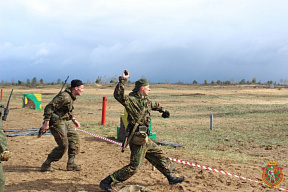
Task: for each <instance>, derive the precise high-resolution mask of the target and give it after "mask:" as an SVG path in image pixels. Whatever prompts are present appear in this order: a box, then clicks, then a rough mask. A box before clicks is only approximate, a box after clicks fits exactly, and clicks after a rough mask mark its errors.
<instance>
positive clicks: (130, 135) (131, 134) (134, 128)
mask: <svg viewBox="0 0 288 192" xmlns="http://www.w3.org/2000/svg"><path fill="white" fill-rule="evenodd" d="M145 110H146V107H145V105H144V108H143V111H142V113H141V116H140V118H139V119H138V121H137V122H136V123H135V125H134V127H133V129H132V131H131V133H130V134H129V137H128V140H127V143H126V146H124V147H125V148H126V147H127V145H128V144H129V143H130V141H131V139H132V137H133V135H134V133H135V131H136V129H137V127H138V125H139V123H140V121H141V119H142V118H143V117H144V114H145Z"/></svg>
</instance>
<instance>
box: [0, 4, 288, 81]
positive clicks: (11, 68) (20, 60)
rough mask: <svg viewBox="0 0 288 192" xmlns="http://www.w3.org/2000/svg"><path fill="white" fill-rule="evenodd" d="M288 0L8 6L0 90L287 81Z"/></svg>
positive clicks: (0, 41) (3, 10)
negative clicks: (121, 82)
mask: <svg viewBox="0 0 288 192" xmlns="http://www.w3.org/2000/svg"><path fill="white" fill-rule="evenodd" d="M287 7H288V1H287V0H177V1H176V0H145V1H144V0H0V65H1V67H0V80H4V81H8V82H11V80H12V79H14V81H15V82H17V81H18V80H21V81H26V79H27V78H29V79H32V78H33V77H36V78H37V79H38V80H39V79H41V78H43V79H44V82H52V81H55V82H56V81H57V79H59V78H60V79H61V80H63V81H64V80H65V79H66V77H67V75H69V76H70V80H72V79H76V78H78V79H82V80H83V81H84V82H87V80H88V79H89V80H90V81H93V80H95V79H96V78H97V77H98V76H102V77H104V76H105V77H106V78H107V79H109V78H112V77H115V76H119V75H121V74H122V71H123V70H124V69H127V70H128V71H129V72H130V75H131V81H136V80H137V79H139V78H141V77H143V76H144V77H146V78H147V79H148V80H149V81H150V82H154V83H158V82H166V80H167V79H169V81H170V82H171V83H174V82H179V81H181V82H184V83H191V82H193V80H197V81H198V82H199V83H203V82H204V80H205V79H207V80H208V81H209V82H211V80H213V79H214V80H221V81H226V80H230V79H231V78H233V79H235V80H237V81H240V80H241V79H246V80H252V79H253V78H254V77H256V78H257V82H258V81H261V82H263V83H264V82H267V81H268V80H272V81H277V82H279V81H280V79H281V78H283V79H288V73H287V70H288V65H287V62H288V24H287V21H288V11H287Z"/></svg>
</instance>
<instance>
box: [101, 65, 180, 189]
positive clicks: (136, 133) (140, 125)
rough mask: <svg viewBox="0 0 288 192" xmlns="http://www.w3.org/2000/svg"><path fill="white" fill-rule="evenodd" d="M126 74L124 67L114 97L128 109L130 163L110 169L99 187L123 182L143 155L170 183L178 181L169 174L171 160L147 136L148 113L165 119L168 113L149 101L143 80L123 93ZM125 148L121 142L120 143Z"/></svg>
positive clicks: (137, 168)
mask: <svg viewBox="0 0 288 192" xmlns="http://www.w3.org/2000/svg"><path fill="white" fill-rule="evenodd" d="M128 77H129V73H128V72H127V71H126V70H124V72H123V76H122V77H119V83H118V84H117V86H116V88H115V91H114V97H115V99H116V100H117V101H118V102H120V103H121V104H122V105H123V106H124V107H125V109H126V111H127V112H128V117H127V121H128V126H127V128H126V132H128V133H129V134H127V135H129V137H128V140H125V141H128V143H129V146H130V151H131V156H130V164H128V165H126V166H124V167H123V168H122V169H119V170H118V171H116V172H114V173H113V174H111V175H109V176H108V177H106V178H105V179H103V180H102V181H101V182H100V188H101V189H103V190H105V191H113V190H112V188H111V183H112V182H115V183H118V182H123V181H125V180H127V179H129V178H130V177H131V176H132V175H134V174H135V173H136V171H137V170H139V168H140V167H141V165H142V163H143V160H144V158H146V159H147V160H148V161H149V162H150V163H151V164H152V165H154V166H155V167H156V168H157V169H158V170H159V171H160V172H161V173H162V174H163V175H164V176H165V177H166V178H167V179H168V182H169V184H170V185H173V184H176V183H181V182H183V181H184V177H174V176H173V174H172V170H173V167H174V166H173V164H172V162H171V160H170V159H169V158H168V157H166V156H165V155H164V154H163V151H162V149H161V148H160V147H159V146H158V145H157V144H156V143H154V142H153V141H152V140H150V139H149V138H148V136H147V135H148V134H149V129H148V128H147V127H149V124H150V121H151V118H150V112H151V110H153V111H159V112H160V113H162V117H163V118H168V117H169V116H170V113H169V112H168V111H167V110H165V109H164V108H163V107H161V106H160V104H159V103H158V102H153V101H151V100H150V99H149V98H148V94H149V92H150V88H149V82H148V81H147V79H139V80H138V81H136V83H135V88H134V89H133V91H132V92H131V93H130V94H129V96H126V95H124V88H125V82H126V81H127V78H128ZM124 147H125V145H124Z"/></svg>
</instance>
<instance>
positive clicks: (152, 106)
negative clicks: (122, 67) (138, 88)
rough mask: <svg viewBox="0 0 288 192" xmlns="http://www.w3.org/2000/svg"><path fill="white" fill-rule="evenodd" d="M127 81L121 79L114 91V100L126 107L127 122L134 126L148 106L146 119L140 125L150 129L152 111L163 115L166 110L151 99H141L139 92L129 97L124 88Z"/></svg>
mask: <svg viewBox="0 0 288 192" xmlns="http://www.w3.org/2000/svg"><path fill="white" fill-rule="evenodd" d="M126 81H127V79H125V78H123V77H119V83H118V84H117V85H116V88H115V90H114V98H115V99H116V100H117V101H118V102H120V103H121V104H122V105H123V106H124V107H125V109H126V111H127V113H128V117H127V121H128V123H130V124H132V125H135V124H136V122H137V121H138V119H139V118H140V116H141V114H142V111H143V109H144V106H146V107H145V108H146V110H145V111H144V114H145V115H142V116H144V117H143V118H142V119H141V120H140V123H139V124H140V125H146V126H147V127H149V124H150V121H151V117H150V113H151V111H152V110H153V111H159V112H161V113H162V112H163V111H164V108H163V107H161V106H160V104H159V103H158V102H153V101H151V100H150V99H149V97H144V98H141V97H140V96H139V95H138V94H137V92H131V93H129V95H128V96H127V95H125V94H124V88H125V83H126Z"/></svg>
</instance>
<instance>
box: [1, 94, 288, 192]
mask: <svg viewBox="0 0 288 192" xmlns="http://www.w3.org/2000/svg"><path fill="white" fill-rule="evenodd" d="M8 90H9V88H7V90H5V91H6V92H8ZM55 90H57V89H55ZM55 90H53V91H54V92H55ZM17 91H18V93H19V95H21V94H22V93H24V92H27V90H17V89H14V92H16V93H17ZM106 91H107V92H108V93H109V94H111V93H112V89H109V90H106ZM34 92H35V91H34ZM87 93H89V91H88V90H87ZM102 94H103V95H105V94H106V92H105V90H104V91H103V93H102ZM16 95H17V94H16ZM52 97H53V96H52V95H51V96H50V97H48V98H50V99H52ZM14 100H15V101H17V102H15V101H14V102H11V107H10V108H11V110H10V114H9V116H8V119H7V121H6V122H4V129H5V130H7V129H19V130H20V129H30V128H39V127H40V123H41V121H42V120H41V119H42V113H41V112H35V111H34V110H27V109H25V108H22V106H21V105H22V103H21V98H20V96H19V97H17V98H14ZM48 100H49V99H44V100H43V105H46V104H47V102H48ZM79 100H81V99H79ZM117 107H120V106H119V105H117ZM97 108H100V109H101V102H99V105H98V106H97ZM113 109H114V108H113ZM75 110H77V107H75ZM115 110H119V109H118V108H115ZM98 113H99V114H100V112H99V109H98ZM97 121H98V120H97ZM108 121H109V119H108ZM80 122H81V120H80ZM81 129H85V126H84V127H81ZM79 135H80V138H81V152H80V154H79V155H78V156H77V157H76V163H78V164H80V165H81V166H82V168H83V170H82V171H79V172H70V171H66V162H67V154H65V155H64V157H63V158H62V159H61V160H60V161H58V162H55V163H53V164H52V166H53V167H54V168H55V169H56V171H55V172H40V166H41V164H42V163H43V162H44V161H45V159H46V157H47V155H48V154H49V152H50V151H51V150H52V149H53V148H54V147H55V146H56V143H55V141H54V138H53V136H51V135H44V136H42V137H41V138H37V136H36V135H32V136H16V137H7V141H8V145H9V148H10V151H12V158H11V159H10V160H9V161H8V162H2V164H3V168H4V175H5V178H6V186H5V191H7V192H12V191H17V192H28V191H29V192H35V191H44V192H45V191H46V192H48V191H69V192H76V191H77V192H84V191H87V192H88V191H89V192H92V191H94V192H98V191H102V190H101V189H100V188H99V183H100V181H101V180H102V179H104V178H105V177H106V176H108V175H109V174H111V173H113V172H114V171H116V170H118V169H119V168H121V167H123V166H124V165H126V164H128V163H129V155H130V152H129V150H126V151H125V152H124V153H121V147H120V146H118V145H116V144H113V143H109V142H107V141H104V140H102V139H99V138H96V137H93V136H91V135H89V134H86V133H83V132H81V131H79ZM285 151H286V154H287V148H286V149H285ZM285 151H284V152H285ZM179 154H181V156H180V155H179ZM167 156H168V157H172V158H177V159H180V160H185V161H189V162H190V163H197V164H199V165H203V166H208V167H211V168H214V169H218V170H222V171H225V172H228V173H232V174H235V175H239V176H243V177H245V178H248V179H252V180H257V181H261V182H262V179H261V172H262V170H261V167H259V165H254V164H241V163H239V162H235V161H228V160H226V161H224V160H218V161H215V160H210V159H201V158H198V157H192V156H189V155H187V154H185V153H184V154H183V153H178V152H177V149H175V150H169V151H168V152H167ZM285 157H286V156H285ZM283 172H284V175H285V176H286V175H288V168H287V167H286V168H284V169H283ZM174 174H175V175H176V176H182V175H183V176H185V178H186V179H185V181H184V182H183V183H181V184H177V185H173V186H171V185H169V184H168V182H167V179H166V178H165V177H164V176H163V175H162V174H161V173H160V172H159V171H158V170H153V169H152V166H151V164H149V163H148V161H145V162H144V164H143V166H142V167H141V169H140V171H139V172H137V173H136V174H135V175H134V176H133V177H131V178H130V179H129V180H127V181H125V182H124V183H119V184H116V185H115V184H113V185H112V187H113V189H115V190H119V189H120V188H121V187H123V186H124V185H136V184H137V185H141V186H145V187H147V188H149V189H151V190H153V191H157V192H166V191H195V192H196V191H199V192H200V191H203V192H204V191H254V192H260V191H279V190H278V189H271V188H268V187H265V186H262V185H261V184H258V183H256V182H253V181H248V180H244V179H239V178H236V177H233V176H229V175H224V174H221V173H217V172H214V171H210V170H206V169H201V168H199V167H193V166H189V165H184V164H180V163H177V162H175V173H174ZM280 187H282V188H284V189H288V183H287V179H286V180H285V179H284V181H283V182H282V184H281V185H280Z"/></svg>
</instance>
